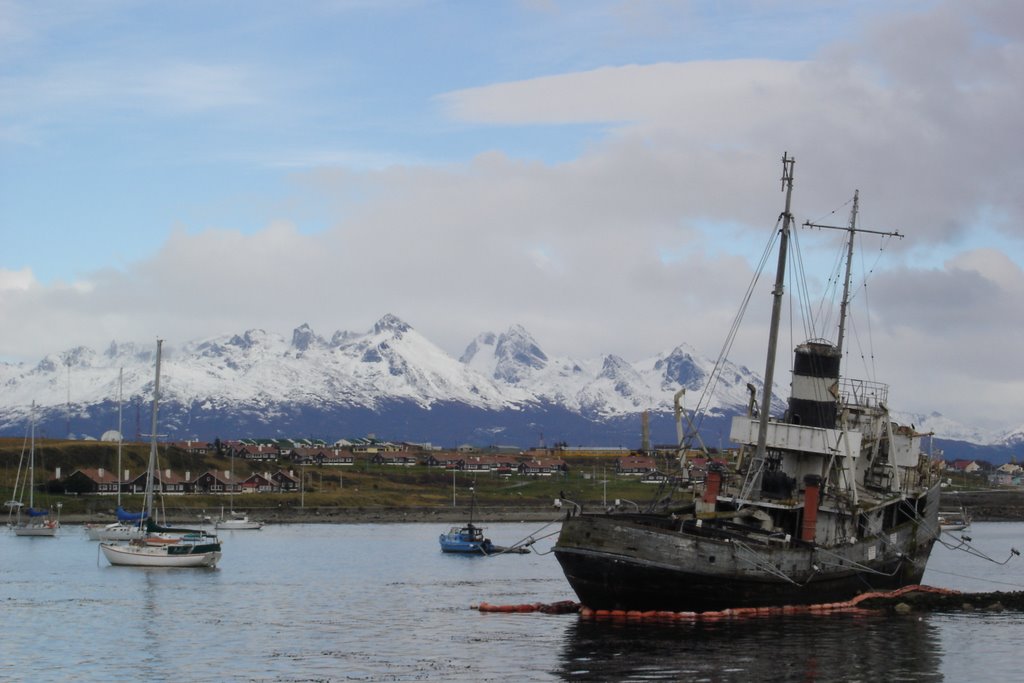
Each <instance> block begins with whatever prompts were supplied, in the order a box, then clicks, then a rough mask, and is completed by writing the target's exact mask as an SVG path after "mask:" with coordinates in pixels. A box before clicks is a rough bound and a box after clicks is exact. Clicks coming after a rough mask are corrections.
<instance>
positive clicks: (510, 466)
mask: <svg viewBox="0 0 1024 683" xmlns="http://www.w3.org/2000/svg"><path fill="white" fill-rule="evenodd" d="M518 468H519V461H518V459H516V458H512V457H509V456H507V455H473V456H469V457H467V458H466V459H465V462H464V463H463V467H462V469H464V470H466V471H467V472H494V473H496V474H501V475H510V474H512V473H513V472H515V471H516V470H517V469H518Z"/></svg>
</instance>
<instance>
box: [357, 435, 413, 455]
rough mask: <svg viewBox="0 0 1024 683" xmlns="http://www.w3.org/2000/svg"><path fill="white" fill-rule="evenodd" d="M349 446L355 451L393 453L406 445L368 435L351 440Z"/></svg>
mask: <svg viewBox="0 0 1024 683" xmlns="http://www.w3.org/2000/svg"><path fill="white" fill-rule="evenodd" d="M349 444H350V446H349V448H351V449H352V452H353V453H370V454H372V453H393V452H395V451H400V450H403V449H404V446H402V445H400V444H394V443H390V442H388V441H381V440H380V439H377V438H375V437H372V436H366V437H363V438H361V439H351V440H349Z"/></svg>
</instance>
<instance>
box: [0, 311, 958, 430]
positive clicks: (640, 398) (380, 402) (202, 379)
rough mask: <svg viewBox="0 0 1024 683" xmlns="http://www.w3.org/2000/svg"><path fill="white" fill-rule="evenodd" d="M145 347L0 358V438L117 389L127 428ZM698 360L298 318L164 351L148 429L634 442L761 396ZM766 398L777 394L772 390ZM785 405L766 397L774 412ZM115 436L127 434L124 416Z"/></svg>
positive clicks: (102, 415)
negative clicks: (436, 340) (157, 412)
mask: <svg viewBox="0 0 1024 683" xmlns="http://www.w3.org/2000/svg"><path fill="white" fill-rule="evenodd" d="M155 346H156V345H155V344H153V346H152V347H151V348H147V347H142V346H139V345H136V344H119V343H111V345H110V346H109V347H108V348H107V349H106V350H105V351H103V352H97V351H94V350H92V349H88V348H85V347H75V348H72V349H69V350H68V351H66V352H64V353H62V354H53V355H50V356H47V357H45V358H43V359H42V360H41V361H39V362H38V363H37V364H36V365H34V366H28V365H25V364H18V365H12V364H0V387H2V388H3V391H2V393H0V434H7V435H14V434H21V433H23V432H24V428H25V424H26V423H27V420H28V418H29V411H30V406H31V405H32V403H33V402H35V403H36V405H37V408H36V411H37V412H36V419H37V422H38V423H39V424H40V425H42V426H43V427H44V428H45V429H47V430H49V433H50V434H51V435H53V436H57V435H60V436H64V435H65V434H67V433H68V432H72V433H79V434H84V435H88V434H92V435H97V434H101V433H103V432H104V431H106V430H107V429H110V428H112V427H116V423H114V422H112V420H115V419H116V413H117V409H116V406H117V400H118V395H119V391H121V392H122V395H123V400H124V403H125V404H126V405H129V406H133V407H134V408H133V410H134V412H132V410H129V414H130V415H131V416H132V417H133V418H134V420H135V421H136V423H138V422H139V421H140V418H139V416H140V414H142V413H144V412H145V409H146V408H145V407H146V406H147V405H148V402H149V401H150V399H151V395H152V383H153V361H154V354H155ZM713 367H714V362H713V361H712V360H709V359H707V358H702V357H700V356H699V355H698V354H697V353H696V352H695V351H694V350H693V349H692V348H690V347H688V346H686V345H685V344H681V345H679V346H677V347H676V348H674V349H672V350H670V351H668V352H666V353H663V354H660V355H658V356H656V357H653V358H648V359H644V360H640V361H637V362H630V361H627V360H625V359H623V358H621V357H619V356H615V355H607V356H604V357H603V358H598V359H588V360H575V359H572V358H560V357H552V356H550V355H548V354H547V353H545V352H544V350H543V349H542V348H541V346H540V344H538V343H537V341H536V340H534V339H533V337H532V336H531V335H530V334H529V332H527V331H526V330H525V329H524V328H523V327H521V326H519V325H513V326H512V327H510V328H509V329H508V330H507V331H505V332H502V333H493V332H485V333H483V334H480V335H479V336H477V337H476V339H474V340H473V341H472V342H471V343H470V344H469V345H468V346H467V348H466V350H465V352H464V353H463V354H462V356H461V357H460V358H459V359H458V360H456V359H454V358H452V357H451V356H449V355H448V354H447V353H445V352H444V351H443V350H442V349H440V348H439V347H438V346H436V345H435V344H433V343H432V342H431V341H429V340H428V339H426V338H425V337H424V336H423V335H421V334H420V333H419V332H417V331H416V330H415V329H413V328H412V327H411V326H410V325H409V324H408V323H406V322H404V321H402V320H400V319H398V318H397V317H395V316H393V315H386V316H384V317H383V318H381V319H380V320H379V321H378V322H377V323H376V324H375V325H374V326H373V329H371V330H369V331H367V332H363V333H357V332H349V331H337V332H335V333H334V334H333V335H331V336H330V337H329V338H328V337H324V336H321V335H318V334H317V333H316V332H314V330H312V329H311V328H310V327H309V325H301V326H299V327H298V328H296V329H295V330H294V331H293V332H292V335H291V339H286V338H284V337H282V336H280V335H275V334H270V333H267V332H265V331H263V330H248V331H246V332H244V333H242V334H235V335H224V336H219V337H213V338H209V339H203V340H198V341H193V342H188V343H185V344H182V345H172V344H165V345H164V358H163V369H162V377H161V390H162V391H161V393H162V396H161V427H162V431H164V430H166V432H167V434H168V436H169V438H188V437H198V438H211V439H212V438H213V437H215V436H223V437H225V438H231V437H236V436H254V435H268V434H278V433H280V434H291V435H308V434H311V433H313V432H316V433H317V434H319V435H324V436H331V437H334V438H337V437H340V436H357V435H362V434H365V433H367V432H371V431H381V432H382V433H386V434H388V436H389V437H390V438H408V439H416V440H425V439H433V440H442V439H460V440H461V439H465V440H470V439H474V438H477V439H484V438H487V439H491V440H492V442H493V441H506V442H514V440H515V439H519V440H522V439H526V440H527V441H528V442H530V445H532V442H533V440H534V439H535V438H536V436H537V435H538V434H541V433H547V434H549V435H550V436H551V437H552V438H557V439H562V440H570V441H574V442H575V441H576V440H579V441H581V442H588V443H591V444H598V443H600V442H601V441H602V440H603V441H606V442H607V441H611V440H615V441H616V442H621V441H624V440H627V439H628V443H630V444H633V443H638V442H639V419H638V416H639V414H640V413H641V412H643V411H645V410H649V411H651V412H652V414H653V415H660V417H659V419H658V420H657V421H656V424H652V432H656V433H652V437H653V438H654V439H655V440H656V441H657V440H658V439H659V438H661V439H662V440H663V441H666V442H668V441H672V440H674V423H673V422H672V420H671V415H672V409H673V400H674V397H675V395H676V394H677V393H678V392H680V390H685V395H684V396H683V402H684V406H685V407H686V408H687V409H688V410H692V409H694V408H696V407H698V405H699V407H701V408H702V409H703V410H704V411H705V412H706V413H707V414H708V415H709V416H713V417H718V418H722V424H723V425H724V424H725V417H726V416H727V415H729V414H733V413H736V412H741V411H744V410H745V409H746V405H747V402H748V400H749V393H748V389H747V385H748V384H751V385H753V386H754V387H755V388H756V390H757V392H758V394H759V395H760V393H761V387H762V383H761V379H760V377H758V376H757V375H756V374H755V373H754V372H752V371H751V370H749V369H747V368H745V367H740V366H736V365H731V364H726V365H725V366H724V369H722V371H721V372H720V373H719V375H718V381H717V382H716V383H715V384H714V385H713V387H712V389H713V391H711V392H710V393H708V394H707V395H704V393H703V392H705V387H706V386H707V385H708V378H709V377H711V373H712V369H713ZM122 369H123V382H121V381H119V373H120V371H121V370H122ZM776 393H777V395H779V394H782V395H785V393H788V392H779V391H778V387H776ZM784 407H785V405H784V403H783V402H782V400H781V399H777V404H776V406H775V407H774V408H773V412H776V411H778V412H781V410H783V409H784ZM926 421H927V422H928V423H929V424H924V422H926ZM654 422H655V421H654V420H652V423H654ZM929 425H932V427H930V426H929ZM934 425H941V426H942V427H943V429H939V430H937V431H938V433H940V434H944V435H946V436H948V437H952V438H956V437H957V436H959V434H958V433H957V432H956V430H957V427H956V426H955V425H953V424H952V423H950V422H949V421H946V420H944V419H943V418H942V417H941V416H938V415H936V416H929V417H928V418H920V419H919V420H918V427H919V428H933V427H934ZM123 431H124V432H125V434H126V435H131V434H132V433H133V430H132V428H131V426H130V425H129V427H126V428H124V430H123ZM135 432H138V429H136V430H135ZM567 435H571V436H567ZM975 436H976V435H975ZM524 445H525V444H524Z"/></svg>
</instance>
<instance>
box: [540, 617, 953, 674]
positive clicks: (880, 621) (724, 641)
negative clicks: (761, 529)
mask: <svg viewBox="0 0 1024 683" xmlns="http://www.w3.org/2000/svg"><path fill="white" fill-rule="evenodd" d="M559 660H560V661H559V664H560V667H559V669H558V671H557V672H556V674H557V675H558V676H559V677H560V678H561V679H563V680H570V681H577V680H616V681H656V680H692V681H716V682H720V681H721V682H724V681H751V680H757V681H815V682H818V683H827V682H829V681H842V682H844V683H849V682H851V681H878V680H904V681H937V680H942V678H943V676H942V674H941V673H940V671H941V649H940V639H939V636H938V632H937V629H936V628H935V627H934V626H932V625H931V624H929V621H928V619H927V618H919V617H917V616H908V617H887V616H868V617H865V616H857V617H854V616H849V615H830V616H827V617H817V618H815V617H786V618H773V619H763V620H744V621H723V622H716V623H686V624H667V625H658V624H646V623H631V622H623V621H619V622H613V621H592V620H583V619H581V620H579V621H577V622H576V623H574V624H572V625H570V626H569V628H568V630H567V632H566V638H565V642H564V646H563V648H562V652H561V656H560V658H559Z"/></svg>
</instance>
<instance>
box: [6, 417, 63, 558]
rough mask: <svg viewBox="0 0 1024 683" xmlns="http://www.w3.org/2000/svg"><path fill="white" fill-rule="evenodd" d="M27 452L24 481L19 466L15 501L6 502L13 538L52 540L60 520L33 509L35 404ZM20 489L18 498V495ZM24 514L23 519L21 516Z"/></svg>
mask: <svg viewBox="0 0 1024 683" xmlns="http://www.w3.org/2000/svg"><path fill="white" fill-rule="evenodd" d="M29 424H30V426H29V433H30V439H29V451H28V468H27V474H26V476H25V478H24V479H22V477H21V465H20V463H19V466H18V477H17V480H16V481H15V484H14V492H15V497H16V498H18V499H17V500H10V501H8V502H7V507H8V508H10V510H11V512H15V513H16V520H15V522H14V523H13V524H12V527H13V529H14V535H15V536H36V537H44V538H53V537H54V536H56V535H57V529H59V528H60V519H51V518H50V511H49V510H37V509H36V507H35V488H36V486H35V484H36V482H35V473H36V404H35V402H34V401H33V403H32V414H31V417H30V418H29ZM19 488H20V491H21V493H20V497H18V496H19V494H18V491H19ZM25 489H28V494H27V495H28V508H27V509H25V496H26V493H25ZM23 513H24V518H23V517H22V514H23Z"/></svg>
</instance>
